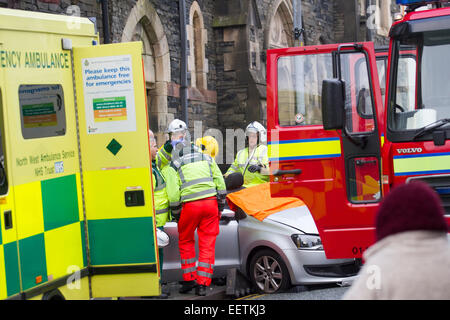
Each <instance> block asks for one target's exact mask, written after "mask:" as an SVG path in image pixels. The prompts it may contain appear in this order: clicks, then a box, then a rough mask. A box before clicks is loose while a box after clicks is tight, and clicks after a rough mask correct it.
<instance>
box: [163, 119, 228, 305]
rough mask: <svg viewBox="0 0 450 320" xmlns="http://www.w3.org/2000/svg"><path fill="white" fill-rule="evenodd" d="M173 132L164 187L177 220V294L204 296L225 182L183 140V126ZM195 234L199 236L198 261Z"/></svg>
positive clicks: (214, 166) (202, 155)
mask: <svg viewBox="0 0 450 320" xmlns="http://www.w3.org/2000/svg"><path fill="white" fill-rule="evenodd" d="M174 121H175V120H174ZM178 121H179V120H178ZM169 127H170V125H169ZM171 129H172V128H169V130H168V131H171ZM174 130H176V131H172V132H169V134H170V135H171V136H172V137H176V138H172V142H175V141H176V143H173V150H172V152H171V163H170V166H169V170H168V172H170V174H168V175H167V176H166V184H167V193H168V196H169V203H170V208H171V212H172V217H173V218H175V219H176V220H178V233H179V250H180V257H181V269H182V272H183V285H182V287H181V288H180V293H187V292H189V291H191V290H192V289H193V288H195V289H196V290H195V291H196V294H197V295H201V296H204V295H206V288H207V287H208V286H209V285H210V284H211V280H212V275H213V267H214V261H215V244H216V238H217V235H218V234H219V220H220V211H222V210H223V208H224V206H225V201H226V199H225V197H226V187H225V181H224V179H223V176H222V173H221V171H220V169H219V167H218V166H217V164H216V162H215V161H214V159H213V158H212V157H211V156H210V155H208V154H207V152H205V153H204V152H202V150H201V149H200V148H199V147H197V146H195V145H194V144H192V143H191V142H190V141H189V140H188V139H187V138H186V134H187V130H186V127H185V125H181V126H176V127H175V129H174ZM195 230H197V235H198V248H199V254H198V261H196V253H195V238H194V234H195Z"/></svg>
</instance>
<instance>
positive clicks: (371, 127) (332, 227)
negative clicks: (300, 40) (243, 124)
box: [267, 43, 382, 258]
mask: <svg viewBox="0 0 450 320" xmlns="http://www.w3.org/2000/svg"><path fill="white" fill-rule="evenodd" d="M267 61H268V66H267V70H268V71H267V88H268V89H267V112H268V115H267V119H268V120H267V121H268V128H269V158H270V165H271V192H272V195H273V196H279V197H292V196H295V197H298V198H300V199H301V200H303V201H304V202H305V203H306V204H307V206H308V208H309V210H310V211H311V214H312V216H313V217H314V220H315V222H316V225H317V228H318V230H319V233H320V237H321V240H322V243H323V246H324V250H325V253H326V255H327V257H328V258H359V257H361V255H362V252H363V251H364V250H365V249H366V248H367V247H368V246H369V245H370V244H371V243H372V242H373V240H374V229H373V218H374V213H375V210H376V208H377V206H378V203H379V201H380V199H381V181H380V168H381V160H380V136H379V124H378V123H377V117H378V118H381V117H380V115H378V116H376V114H377V113H376V112H381V111H382V110H381V109H380V108H376V107H375V106H377V107H378V106H381V105H382V104H381V95H380V90H379V82H378V76H377V66H376V60H375V53H374V48H373V44H371V43H361V44H349V45H345V46H341V45H339V44H332V45H323V46H309V47H297V48H288V49H274V50H268V59H267ZM339 73H340V77H341V79H342V80H343V82H342V83H344V85H343V88H342V89H343V90H340V91H338V92H337V94H340V95H341V98H342V97H343V94H345V105H344V103H343V105H341V106H338V105H337V103H335V102H334V101H333V100H332V99H328V100H331V101H332V103H331V104H332V105H331V106H330V108H329V109H327V111H330V110H331V113H330V112H328V113H325V116H324V113H323V112H324V110H323V101H325V100H326V99H324V98H326V97H323V93H322V90H323V87H324V86H325V82H324V81H326V82H327V84H330V83H333V82H337V81H338V80H337V79H336V78H338V76H339ZM332 79H334V80H332ZM330 80H331V81H330ZM332 87H333V86H328V87H327V88H330V89H332ZM334 88H335V87H334ZM336 102H337V101H336ZM330 119H331V122H332V123H331V126H330V123H329V122H330V121H329V120H330ZM337 120H340V121H341V127H339V126H334V127H333V124H334V125H335V124H336V123H337V122H338V121H337ZM333 121H334V123H333ZM344 123H345V130H343V124H344Z"/></svg>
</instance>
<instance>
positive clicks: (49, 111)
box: [0, 9, 161, 299]
mask: <svg viewBox="0 0 450 320" xmlns="http://www.w3.org/2000/svg"><path fill="white" fill-rule="evenodd" d="M98 42H99V39H98V34H97V32H96V30H95V25H94V24H93V23H92V22H91V21H90V20H89V19H87V18H74V17H68V16H62V15H52V14H43V13H36V12H27V11H21V10H10V9H0V135H1V139H0V224H1V228H0V298H1V299H92V298H101V297H123V296H155V295H159V294H160V290H161V289H160V270H159V263H158V250H157V246H156V245H155V244H156V237H155V234H156V232H155V222H154V208H153V193H152V188H151V160H150V152H149V144H148V121H147V119H148V117H147V109H146V95H145V86H144V75H143V64H142V57H141V52H142V44H141V43H140V42H131V43H121V44H110V45H98Z"/></svg>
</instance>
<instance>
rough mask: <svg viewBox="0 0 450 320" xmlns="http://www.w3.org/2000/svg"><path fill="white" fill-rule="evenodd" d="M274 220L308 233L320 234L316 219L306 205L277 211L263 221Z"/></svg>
mask: <svg viewBox="0 0 450 320" xmlns="http://www.w3.org/2000/svg"><path fill="white" fill-rule="evenodd" d="M267 220H269V221H274V222H278V223H281V224H284V225H288V226H290V227H292V228H295V229H298V230H300V231H303V232H304V233H308V234H319V231H318V230H317V227H316V224H315V223H314V219H313V217H312V215H311V213H310V212H309V210H308V208H307V207H306V206H300V207H295V208H290V209H286V210H282V211H280V212H276V213H274V214H272V215H270V216H269V217H267V218H266V219H264V220H263V221H267Z"/></svg>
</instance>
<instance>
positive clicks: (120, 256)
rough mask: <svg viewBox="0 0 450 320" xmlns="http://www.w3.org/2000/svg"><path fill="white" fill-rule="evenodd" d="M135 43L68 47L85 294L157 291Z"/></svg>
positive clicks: (144, 112)
mask: <svg viewBox="0 0 450 320" xmlns="http://www.w3.org/2000/svg"><path fill="white" fill-rule="evenodd" d="M141 54H142V44H141V42H132V43H120V44H108V45H99V46H93V47H78V48H73V59H74V62H73V63H74V72H75V81H76V95H77V110H78V120H79V137H80V148H81V152H80V155H81V163H82V166H81V168H82V180H83V181H82V186H83V198H84V208H83V209H84V212H85V218H86V221H87V230H88V248H89V250H88V251H89V253H88V256H89V270H90V272H91V288H92V297H94V298H97V297H119V296H122V297H123V296H153V295H159V294H160V284H159V278H160V276H159V274H160V270H159V264H158V252H157V246H156V239H155V234H156V232H155V221H154V210H153V194H152V185H151V160H150V152H149V143H148V120H147V119H148V116H147V108H146V97H145V87H144V74H143V63H142V55H141Z"/></svg>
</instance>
